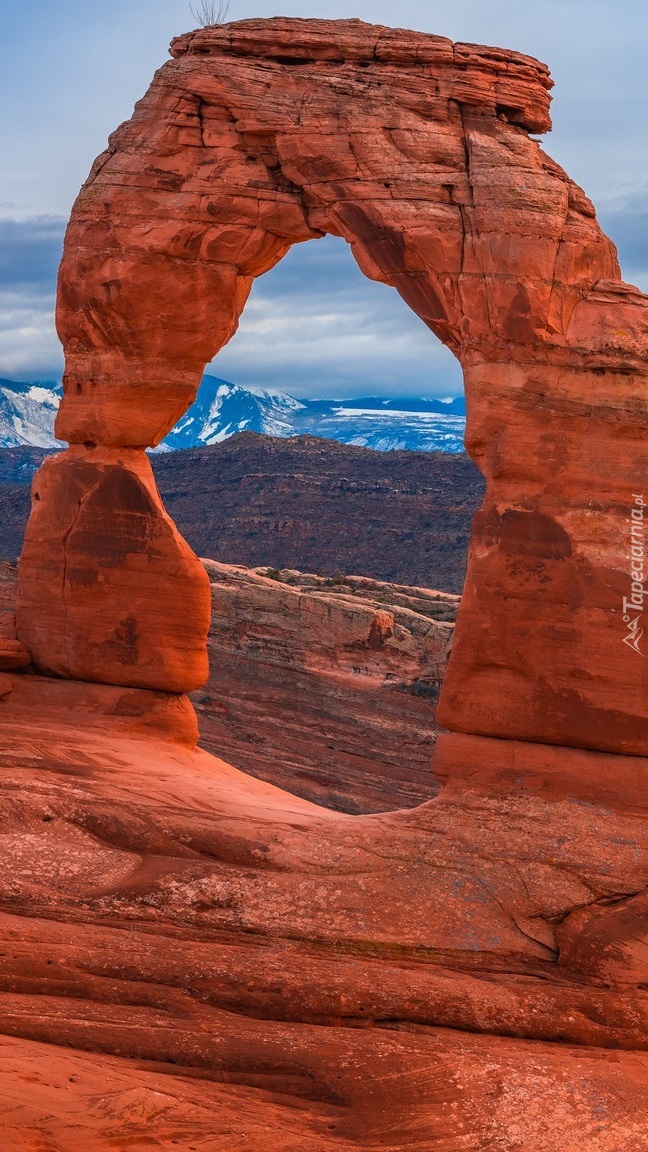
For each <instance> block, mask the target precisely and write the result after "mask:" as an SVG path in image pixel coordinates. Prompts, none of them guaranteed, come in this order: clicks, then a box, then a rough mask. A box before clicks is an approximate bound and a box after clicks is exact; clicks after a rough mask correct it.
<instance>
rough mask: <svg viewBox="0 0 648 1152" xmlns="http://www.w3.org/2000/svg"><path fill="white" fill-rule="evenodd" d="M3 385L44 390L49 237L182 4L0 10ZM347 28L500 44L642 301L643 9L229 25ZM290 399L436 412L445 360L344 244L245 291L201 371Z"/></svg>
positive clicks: (302, 255)
mask: <svg viewBox="0 0 648 1152" xmlns="http://www.w3.org/2000/svg"><path fill="white" fill-rule="evenodd" d="M0 5H1V9H2V31H3V53H2V69H1V71H0V107H1V108H2V110H3V113H2V121H1V122H0V155H1V156H2V169H1V171H0V376H8V377H13V378H16V379H34V378H54V377H56V376H58V375H60V371H61V365H62V359H61V353H60V347H59V345H58V341H57V339H56V335H55V332H54V327H53V320H52V311H53V294H54V285H55V279H56V267H57V263H58V259H59V257H60V245H61V236H62V231H63V227H64V224H65V220H66V218H67V215H68V213H69V211H70V208H71V205H72V202H73V200H74V197H75V195H76V193H77V191H78V188H79V186H80V184H81V183H82V182H83V180H84V179H85V177H86V175H87V172H88V170H89V168H90V165H91V163H92V160H93V159H94V157H95V156H96V155H97V154H98V153H99V152H101V151H102V150H103V148H104V147H105V143H106V138H107V136H108V133H109V132H110V131H112V129H113V128H115V127H116V126H117V124H119V123H120V122H121V121H122V120H125V119H127V118H128V117H129V116H130V114H131V112H132V108H133V104H134V102H135V100H137V99H138V98H139V97H140V96H141V95H142V94H143V92H144V91H145V89H146V88H147V86H148V84H149V82H150V79H151V77H152V75H153V72H154V70H155V68H156V67H158V66H159V65H160V64H162V63H164V61H165V60H166V59H167V58H168V55H167V48H168V43H169V41H170V39H171V37H172V36H174V35H177V34H179V33H180V32H183V31H187V30H188V29H190V28H192V27H193V26H194V25H195V21H194V20H193V18H192V16H191V14H190V11H189V3H188V0H108V2H106V0H0ZM279 14H281V15H286V16H303V17H323V18H328V19H331V18H344V17H347V18H348V17H352V16H356V17H359V18H361V19H363V20H367V21H371V22H373V23H377V24H380V23H384V24H395V23H398V24H399V25H401V26H403V27H409V28H416V29H420V30H422V31H426V32H433V33H436V34H438V35H443V36H449V37H451V38H452V39H453V40H468V41H473V42H478V43H486V44H496V45H501V46H504V47H508V48H514V49H517V50H518V51H522V52H527V53H529V54H531V55H534V56H537V57H539V58H540V59H541V60H544V61H545V62H546V63H547V64H549V66H550V68H551V71H552V74H553V78H554V80H555V83H556V87H555V89H554V92H553V97H554V99H553V106H552V115H553V120H554V131H553V133H552V134H551V135H550V136H549V137H547V138H546V140H545V142H544V143H545V147H546V149H547V151H548V152H549V153H550V154H551V155H553V156H554V157H555V158H556V159H557V160H558V161H559V162H560V163H561V164H562V165H563V166H564V167H565V168H566V169H567V171H568V172H569V174H570V176H572V177H573V178H574V179H575V180H577V181H578V182H579V183H580V184H581V185H582V186H583V187H584V188H585V190H586V191H587V193H588V194H589V195H590V196H591V197H592V199H593V200H594V202H595V203H596V205H597V208H598V210H599V217H600V219H601V221H602V223H603V226H604V227H605V228H606V230H607V231H608V232H609V234H610V235H611V236H612V237H613V239H614V240H615V242H616V243H617V245H618V247H619V251H620V256H621V260H622V265H623V269H624V274H625V276H626V278H627V279H628V280H630V281H631V282H632V283H635V284H638V285H639V286H640V287H641V288H643V289H644V290H648V206H647V204H646V191H647V185H648V133H647V131H646V123H647V122H648V86H647V85H646V55H647V48H648V8H647V7H646V6H645V4H644V2H643V0H542V3H536V4H533V5H532V4H525V3H523V2H521V0H452V2H449V0H445V2H443V3H441V2H439V3H435V0H400V2H399V3H398V4H394V3H393V2H392V3H387V2H386V0H328V2H326V3H325V2H324V0H281V2H280V4H279V5H278V6H275V3H274V2H265V0H232V3H231V7H230V19H245V18H248V17H253V16H273V15H279ZM211 370H213V371H215V372H216V373H217V374H218V375H221V376H225V377H226V378H228V379H231V380H235V381H236V382H238V383H243V384H246V383H248V384H253V383H256V384H259V385H266V386H267V385H272V386H277V387H284V388H285V389H286V390H287V391H289V392H292V393H293V394H297V395H312V396H342V395H347V396H348V395H362V394H363V393H364V394H367V393H374V392H376V391H379V392H383V393H387V394H395V395H397V394H401V395H421V394H436V395H449V394H453V393H456V392H457V391H459V389H460V373H459V370H458V367H457V365H456V363H455V361H454V360H453V358H452V356H451V355H450V353H448V352H447V351H446V350H445V349H444V348H443V347H442V345H440V344H439V342H438V341H437V340H436V339H435V337H434V336H433V335H432V334H431V333H430V332H428V330H427V329H426V328H425V327H424V326H423V325H422V324H421V322H420V321H419V320H418V318H417V317H416V316H414V315H413V314H412V313H411V312H409V311H408V309H407V308H406V307H405V305H404V304H403V303H402V301H401V300H400V298H399V297H398V295H397V294H396V293H395V292H394V291H393V290H392V289H389V288H387V287H385V286H384V285H379V284H375V283H372V282H369V281H368V280H366V279H364V278H363V277H362V276H361V274H360V273H359V272H358V271H357V269H356V267H355V264H354V262H353V260H352V258H351V256H350V253H349V251H348V249H347V248H346V245H344V243H343V242H342V241H338V240H333V239H330V238H328V239H326V240H323V241H318V242H314V241H313V242H311V243H309V244H303V245H298V246H296V247H295V248H293V249H292V250H291V252H290V253H289V254H288V256H287V257H286V258H285V259H284V261H283V262H282V263H281V264H280V265H279V267H278V268H277V269H275V270H274V271H273V272H271V273H269V274H268V275H267V276H265V277H262V278H261V279H260V280H258V281H257V283H256V285H255V288H254V290H253V293H252V297H251V299H250V302H249V304H248V306H247V308H246V311H245V313H244V315H243V319H242V322H241V326H240V329H239V331H238V333H237V335H236V336H235V337H234V339H233V340H232V342H231V343H230V344H229V345H228V347H227V348H225V349H224V350H223V351H222V352H221V354H220V355H219V357H218V358H217V361H216V362H215V364H214V365H213V368H212V369H211Z"/></svg>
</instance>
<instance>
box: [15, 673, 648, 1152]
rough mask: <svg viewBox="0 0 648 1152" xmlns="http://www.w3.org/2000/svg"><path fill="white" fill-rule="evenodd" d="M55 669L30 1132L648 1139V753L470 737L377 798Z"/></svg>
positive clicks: (414, 1142)
mask: <svg viewBox="0 0 648 1152" xmlns="http://www.w3.org/2000/svg"><path fill="white" fill-rule="evenodd" d="M49 683H50V684H51V683H53V682H51V681H50V682H49ZM46 684H47V682H39V681H38V680H37V678H35V677H30V676H20V677H15V678H14V685H15V690H14V692H12V693H11V694H10V695H9V696H7V697H5V698H3V699H1V700H0V807H1V810H2V821H1V824H0V854H1V857H2V866H1V867H0V930H1V932H2V940H3V948H2V951H3V957H2V967H1V969H0V987H1V989H2V996H1V997H0V1034H1V1035H2V1037H3V1040H2V1044H1V1045H0V1102H1V1106H2V1113H3V1140H4V1141H5V1143H4V1147H6V1148H7V1149H8V1152H14V1150H17V1149H20V1150H26V1149H28V1148H30V1145H31V1147H32V1148H33V1147H34V1146H38V1142H39V1141H40V1144H41V1145H42V1146H43V1147H48V1146H49V1147H52V1148H56V1149H57V1152H59V1150H60V1152H77V1149H79V1148H83V1149H84V1150H85V1149H88V1150H89V1152H94V1150H95V1149H101V1150H102V1152H104V1150H106V1152H107V1149H108V1148H112V1149H116V1150H117V1152H120V1150H121V1152H127V1150H128V1152H131V1149H133V1148H134V1147H137V1146H138V1145H139V1144H140V1143H142V1145H144V1144H146V1146H148V1147H153V1148H160V1149H165V1150H166V1152H172V1149H173V1148H174V1147H177V1146H180V1147H182V1148H187V1149H190V1148H192V1147H194V1146H195V1147H196V1148H201V1147H203V1148H208V1149H211V1150H213V1152H224V1150H225V1149H228V1150H229V1149H232V1150H233V1149H236V1150H238V1149H243V1148H245V1149H246V1150H247V1149H259V1150H260V1149H261V1148H262V1147H263V1148H264V1149H269V1148H271V1149H273V1150H279V1152H283V1150H285V1149H291V1150H292V1149H294V1150H296V1149H298V1148H299V1149H301V1148H305V1149H308V1150H309V1152H311V1150H312V1152H328V1150H329V1149H336V1150H337V1149H344V1150H347V1149H348V1150H349V1152H350V1150H351V1149H370V1148H378V1147H381V1148H385V1149H388V1150H391V1152H403V1150H404V1149H405V1148H407V1149H412V1150H416V1149H420V1150H421V1152H437V1150H438V1152H482V1150H488V1152H491V1150H493V1152H494V1150H497V1152H500V1150H501V1152H554V1150H556V1152H574V1149H576V1148H581V1147H587V1148H588V1152H589V1149H593V1150H594V1152H642V1149H643V1147H644V1146H645V1137H646V1132H647V1131H648V1111H647V1101H648V1092H647V1089H648V1027H647V1025H648V998H647V993H646V985H647V983H648V971H647V969H646V957H647V955H648V952H647V950H646V946H645V941H646V927H645V906H646V886H647V883H648V876H647V871H648V869H647V864H648V839H647V829H648V824H647V822H646V819H645V795H646V785H647V783H648V761H646V760H645V759H642V758H639V757H621V756H614V757H611V756H609V755H606V754H603V753H594V752H587V751H580V750H575V749H571V750H570V749H551V750H549V749H547V747H546V746H543V745H534V744H530V743H524V742H514V741H503V740H492V739H488V738H483V737H467V736H461V735H456V734H451V735H447V736H444V737H443V738H442V740H441V741H440V743H439V747H438V752H437V758H436V759H437V763H438V767H439V771H440V773H441V774H442V775H443V777H444V779H445V780H446V784H445V787H444V790H443V791H442V792H441V794H440V795H439V796H438V797H437V798H436V799H435V800H432V801H431V802H429V803H427V804H424V805H422V806H420V807H419V808H416V809H414V810H412V811H409V812H396V813H383V814H378V815H372V816H357V817H353V816H347V815H342V814H340V813H333V812H327V811H326V810H325V809H323V808H318V807H316V806H314V805H311V804H309V803H308V802H306V801H304V800H301V799H298V798H296V797H290V796H288V795H287V794H286V793H284V792H280V791H279V790H277V789H276V788H273V787H272V786H270V785H268V784H265V783H263V782H261V781H257V780H254V779H252V778H251V777H247V776H244V775H242V774H241V773H239V772H237V771H236V770H235V769H233V768H231V767H229V766H228V765H226V764H224V763H222V762H221V761H218V760H216V759H215V758H213V757H210V756H209V755H207V753H205V752H201V751H198V752H191V751H188V750H187V749H186V748H183V747H182V746H181V745H180V744H178V743H175V744H170V743H168V742H165V741H164V740H163V739H162V738H161V736H162V733H161V732H159V731H158V732H157V733H156V732H155V731H153V730H149V734H148V735H145V729H143V728H142V727H141V726H140V727H139V728H137V727H133V728H131V729H130V730H127V729H125V728H124V727H123V721H122V719H120V718H119V717H115V716H114V715H113V716H112V717H111V716H110V715H109V709H108V708H107V707H106V704H105V701H104V698H103V697H101V693H118V692H119V690H118V689H117V688H100V687H99V688H96V689H93V688H92V686H87V685H86V686H83V685H75V684H73V683H71V682H69V681H67V682H66V681H59V682H57V683H56V685H55V687H56V693H57V696H56V701H55V703H56V710H54V708H45V709H44V708H43V693H44V691H45V690H46ZM81 690H85V691H86V692H87V693H88V694H89V695H90V694H91V693H92V692H94V693H95V695H94V698H93V701H94V703H93V704H92V703H91V704H89V706H88V707H87V709H86V713H85V715H84V719H83V721H82V722H80V717H79V713H78V708H77V701H78V697H79V692H80V691H81ZM142 695H145V694H144V693H142ZM93 707H94V709H95V710H96V714H95V715H94V717H93V711H92V709H93ZM174 1141H176V1143H175V1144H174ZM4 1147H3V1152H4Z"/></svg>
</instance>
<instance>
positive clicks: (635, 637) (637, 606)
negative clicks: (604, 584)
mask: <svg viewBox="0 0 648 1152" xmlns="http://www.w3.org/2000/svg"><path fill="white" fill-rule="evenodd" d="M632 499H633V500H634V505H633V507H632V509H631V511H630V519H629V520H628V523H629V525H630V552H629V553H628V560H629V561H630V597H629V598H628V597H627V596H624V597H623V623H624V624H625V625H626V629H627V632H626V635H625V636H624V637H623V643H624V644H627V645H628V647H629V648H633V649H634V651H635V652H638V653H639V655H640V656H645V652H642V650H641V647H640V642H641V637H642V636H643V634H644V629H643V623H642V619H643V609H644V597H646V596H648V588H645V587H644V581H645V579H646V577H645V560H646V536H645V510H646V502H645V500H644V498H643V496H638V495H637V494H636V493H634V492H633V494H632Z"/></svg>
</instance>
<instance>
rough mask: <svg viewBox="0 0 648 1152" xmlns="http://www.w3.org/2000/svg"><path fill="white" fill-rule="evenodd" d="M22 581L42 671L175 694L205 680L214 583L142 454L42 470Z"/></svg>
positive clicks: (22, 606) (24, 623)
mask: <svg viewBox="0 0 648 1152" xmlns="http://www.w3.org/2000/svg"><path fill="white" fill-rule="evenodd" d="M20 576H21V582H20V588H19V595H18V611H17V630H18V633H19V635H20V638H21V640H23V641H24V642H25V644H26V645H27V647H28V649H29V651H30V652H31V653H33V655H34V662H35V665H36V667H37V669H38V670H39V671H40V672H43V673H46V674H52V675H55V676H67V677H70V678H71V679H80V680H90V681H96V682H99V683H104V684H121V685H131V686H133V687H145V688H152V689H160V690H165V691H170V692H190V691H191V690H192V689H194V688H197V687H199V685H201V684H202V683H203V682H204V680H205V679H206V677H207V671H208V664H207V653H206V651H205V639H206V636H207V630H208V627H209V615H210V605H209V586H208V583H207V579H206V577H205V573H204V571H203V569H202V566H201V565H200V563H199V561H198V560H197V559H196V557H195V556H194V554H193V553H192V551H191V549H190V548H189V545H188V544H186V543H185V541H184V540H183V539H182V537H181V536H180V534H179V532H178V530H177V529H176V527H175V525H174V523H173V521H172V520H171V519H170V518H169V517H168V516H167V514H166V512H165V511H164V509H163V507H162V504H161V501H160V498H159V495H158V492H157V488H156V485H155V481H154V479H153V473H152V471H151V466H150V464H149V461H148V458H147V457H146V456H145V455H144V453H143V452H133V451H125V452H124V451H122V452H111V451H107V452H106V451H102V450H101V449H97V448H95V449H94V450H88V449H81V450H79V449H76V448H71V449H70V450H69V451H68V452H66V453H64V454H61V455H57V456H54V457H51V458H50V459H49V460H47V461H46V462H45V463H44V464H43V465H42V466H41V468H40V469H39V471H38V473H37V475H36V477H35V479H34V483H33V486H32V515H31V519H30V523H29V527H28V532H27V535H26V538H25V544H24V547H23V552H22V562H21V566H20Z"/></svg>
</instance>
